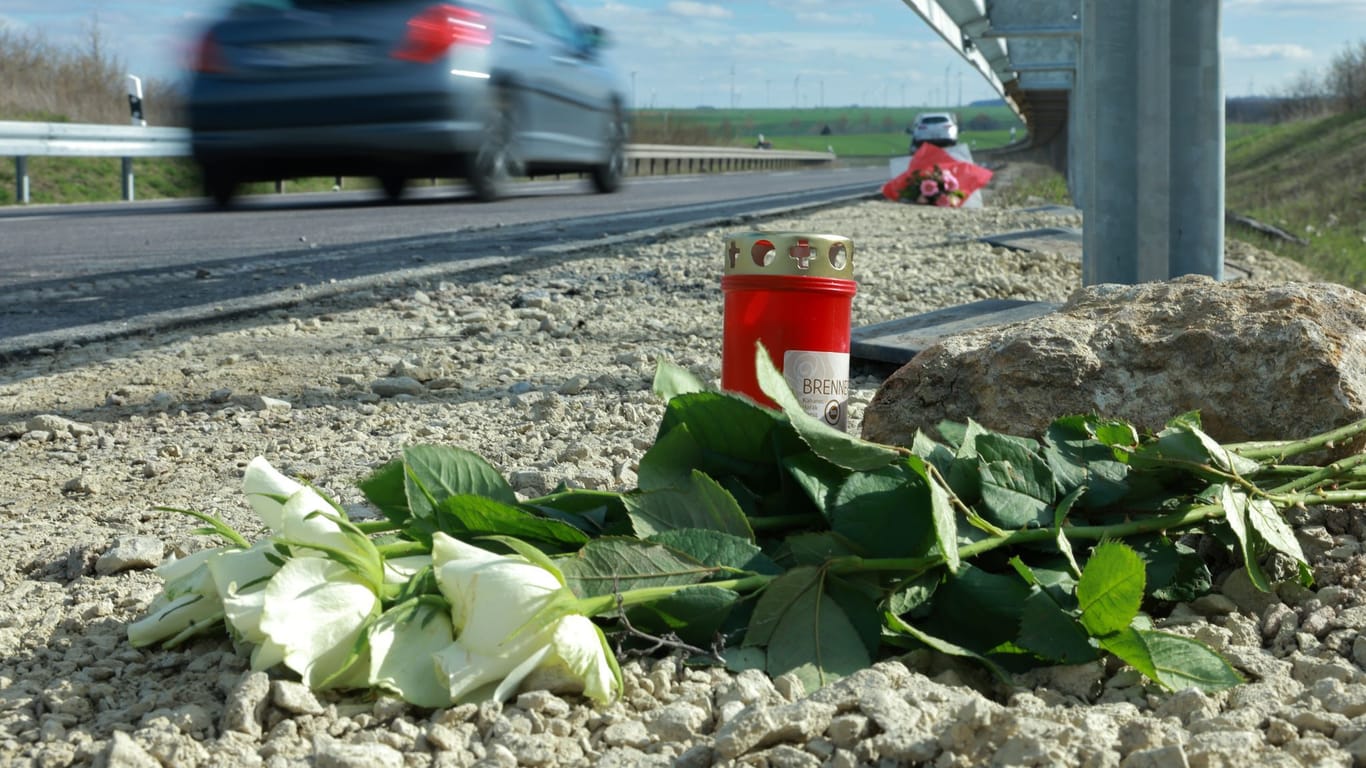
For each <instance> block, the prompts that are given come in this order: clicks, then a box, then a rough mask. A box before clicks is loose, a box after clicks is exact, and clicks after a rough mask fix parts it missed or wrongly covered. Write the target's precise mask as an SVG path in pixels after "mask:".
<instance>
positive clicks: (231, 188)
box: [199, 165, 237, 208]
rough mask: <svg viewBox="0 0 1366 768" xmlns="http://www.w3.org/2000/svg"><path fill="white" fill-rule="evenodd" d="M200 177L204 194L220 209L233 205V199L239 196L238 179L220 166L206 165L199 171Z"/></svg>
mask: <svg viewBox="0 0 1366 768" xmlns="http://www.w3.org/2000/svg"><path fill="white" fill-rule="evenodd" d="M199 174H200V177H201V178H202V180H203V182H204V194H205V196H207V197H208V198H209V199H210V200H212V201H213V204H214V205H215V206H216V207H218V208H227V207H228V206H230V205H232V199H233V197H235V196H236V195H237V179H236V178H235V177H234V176H233V175H232V173H231V172H229V171H226V170H224V169H223V168H220V167H218V166H212V165H206V166H203V167H202V168H200V169H199Z"/></svg>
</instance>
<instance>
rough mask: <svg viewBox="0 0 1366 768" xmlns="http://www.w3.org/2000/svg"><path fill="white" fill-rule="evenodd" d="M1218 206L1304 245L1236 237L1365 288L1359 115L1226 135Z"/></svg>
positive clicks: (1363, 144) (1363, 126) (1363, 134)
mask: <svg viewBox="0 0 1366 768" xmlns="http://www.w3.org/2000/svg"><path fill="white" fill-rule="evenodd" d="M1225 157H1226V163H1225V164H1226V167H1227V170H1226V177H1227V178H1226V179H1225V190H1226V192H1225V197H1226V200H1225V205H1226V207H1227V208H1228V209H1229V210H1231V211H1236V212H1238V213H1241V214H1244V215H1247V216H1251V217H1253V218H1255V219H1257V220H1259V221H1262V222H1265V223H1267V224H1271V225H1274V226H1276V227H1280V228H1281V229H1283V230H1285V231H1287V232H1289V233H1291V234H1293V235H1295V236H1297V237H1300V238H1304V239H1306V240H1308V241H1309V243H1308V245H1297V244H1295V243H1292V242H1288V241H1284V240H1279V239H1276V238H1271V237H1264V236H1260V235H1247V234H1243V233H1241V232H1239V233H1238V236H1239V237H1242V238H1244V239H1249V240H1254V241H1255V242H1256V244H1257V245H1259V246H1261V247H1263V248H1267V249H1268V250H1272V251H1275V252H1276V253H1278V254H1280V255H1282V256H1286V257H1289V258H1292V259H1295V260H1296V261H1299V262H1301V263H1303V264H1306V265H1308V266H1309V267H1311V268H1313V269H1314V270H1316V271H1318V272H1319V273H1320V274H1322V275H1324V276H1325V277H1328V278H1330V279H1332V280H1335V281H1337V282H1340V283H1343V284H1345V285H1349V286H1351V287H1353V288H1356V289H1358V290H1361V289H1366V216H1363V215H1362V211H1363V210H1366V110H1361V111H1357V112H1355V113H1349V114H1342V115H1335V116H1331V117H1320V118H1314V119H1309V120H1298V121H1295V122H1291V123H1283V124H1281V125H1276V126H1256V127H1255V128H1254V129H1250V130H1245V131H1238V132H1237V133H1235V132H1234V131H1230V132H1229V140H1228V146H1227V148H1226V151H1225Z"/></svg>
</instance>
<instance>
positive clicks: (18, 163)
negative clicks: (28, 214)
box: [14, 156, 29, 204]
mask: <svg viewBox="0 0 1366 768" xmlns="http://www.w3.org/2000/svg"><path fill="white" fill-rule="evenodd" d="M14 201H15V202H17V203H24V204H27V203H28V202H29V197H28V158H27V157H22V156H21V157H16V158H14Z"/></svg>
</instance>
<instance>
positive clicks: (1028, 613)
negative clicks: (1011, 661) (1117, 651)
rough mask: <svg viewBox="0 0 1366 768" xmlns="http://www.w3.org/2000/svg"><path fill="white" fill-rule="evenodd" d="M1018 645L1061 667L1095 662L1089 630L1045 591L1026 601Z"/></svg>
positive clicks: (1040, 591)
mask: <svg viewBox="0 0 1366 768" xmlns="http://www.w3.org/2000/svg"><path fill="white" fill-rule="evenodd" d="M1015 644H1016V645H1018V646H1020V647H1021V648H1024V649H1025V650H1028V651H1031V652H1033V653H1036V654H1038V655H1039V656H1042V657H1043V658H1045V659H1048V660H1050V661H1055V662H1057V663H1059V664H1080V663H1082V662H1084V661H1091V660H1092V659H1095V658H1096V655H1097V652H1096V646H1095V645H1093V644H1092V642H1091V637H1090V635H1088V634H1087V632H1086V629H1085V628H1084V627H1083V626H1082V625H1081V624H1079V623H1078V622H1077V618H1076V617H1075V616H1073V615H1072V614H1070V613H1068V612H1066V611H1064V610H1063V609H1062V608H1060V607H1059V606H1058V604H1057V603H1056V602H1054V601H1053V598H1052V597H1050V596H1049V594H1048V593H1047V592H1045V591H1044V590H1042V589H1036V590H1035V591H1033V592H1031V593H1030V595H1029V597H1027V598H1025V605H1024V614H1023V615H1022V616H1021V617H1020V636H1019V638H1018V639H1017V640H1016V641H1015Z"/></svg>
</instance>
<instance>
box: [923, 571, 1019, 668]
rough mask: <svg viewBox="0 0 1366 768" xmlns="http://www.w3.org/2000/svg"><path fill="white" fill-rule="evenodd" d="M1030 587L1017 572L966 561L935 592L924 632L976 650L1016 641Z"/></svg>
mask: <svg viewBox="0 0 1366 768" xmlns="http://www.w3.org/2000/svg"><path fill="white" fill-rule="evenodd" d="M1029 593H1030V587H1029V585H1028V584H1026V583H1025V582H1024V581H1022V580H1021V579H1020V577H1019V576H1018V575H1016V574H1014V573H1011V574H1001V573H992V572H990V571H986V570H983V569H982V568H980V567H978V566H975V565H972V564H971V563H967V562H964V563H963V564H962V566H961V567H960V568H959V569H958V573H957V574H956V575H953V576H950V577H948V578H945V579H944V581H943V583H942V584H940V585H939V588H938V589H937V590H936V591H935V594H934V604H933V608H932V609H931V611H930V614H929V616H927V617H926V619H925V620H924V621H922V622H919V624H920V626H921V627H922V628H923V629H924V631H926V632H929V633H931V634H933V635H935V636H936V637H939V638H942V639H944V640H946V641H948V642H951V643H955V644H957V645H961V646H963V647H965V648H968V649H970V650H972V651H974V652H976V653H986V652H987V651H989V650H991V649H992V648H995V647H997V646H999V645H1001V644H1002V643H1008V642H1013V641H1014V640H1015V638H1016V637H1018V636H1019V633H1020V620H1021V618H1022V616H1023V614H1024V603H1025V600H1026V599H1027V598H1028V597H1029Z"/></svg>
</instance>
